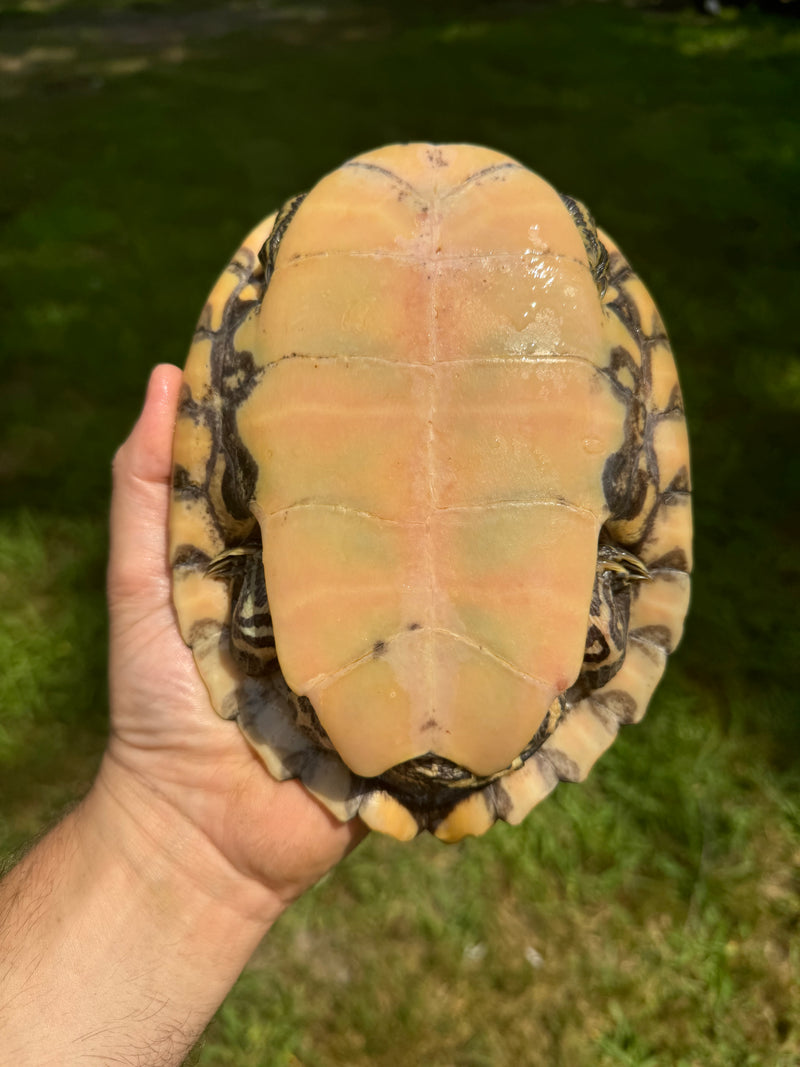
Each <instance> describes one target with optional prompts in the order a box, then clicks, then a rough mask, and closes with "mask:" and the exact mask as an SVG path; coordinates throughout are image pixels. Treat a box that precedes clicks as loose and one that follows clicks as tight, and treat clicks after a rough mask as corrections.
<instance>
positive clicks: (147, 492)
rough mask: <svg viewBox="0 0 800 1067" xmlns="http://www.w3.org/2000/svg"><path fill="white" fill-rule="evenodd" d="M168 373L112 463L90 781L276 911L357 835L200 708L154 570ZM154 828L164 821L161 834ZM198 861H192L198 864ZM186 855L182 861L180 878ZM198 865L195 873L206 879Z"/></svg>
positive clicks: (359, 830) (167, 588)
mask: <svg viewBox="0 0 800 1067" xmlns="http://www.w3.org/2000/svg"><path fill="white" fill-rule="evenodd" d="M180 384H181V372H180V371H179V370H178V368H177V367H173V366H169V365H162V366H159V367H157V368H156V369H155V370H154V371H153V374H152V376H151V379H150V384H149V387H148V391H147V398H146V401H145V405H144V409H143V411H142V414H141V416H140V418H139V421H138V422H137V423H136V425H135V427H134V429H133V431H132V432H131V435H130V437H129V438H128V440H127V441H126V442H125V443H124V444H123V445H122V447H121V448H120V450H119V452H118V453H117V456H116V458H115V462H114V493H113V498H112V509H111V554H110V562H109V572H108V596H109V611H110V619H111V634H110V645H111V648H110V662H109V670H110V696H111V737H110V740H109V745H108V749H107V752H106V756H105V758H104V761H103V766H102V768H101V772H100V775H99V778H98V788H101V789H105V790H110V791H111V792H112V793H113V794H114V795H115V796H116V798H117V800H118V801H119V802H120V803H122V804H123V805H124V806H125V808H126V809H127V810H128V811H129V812H130V813H131V814H132V815H133V816H134V817H135V818H137V819H140V820H142V822H143V823H144V824H145V825H146V824H147V822H148V820H152V821H153V825H154V826H157V827H158V828H159V829H158V831H155V830H154V831H153V832H154V833H155V832H158V833H165V831H166V835H165V836H166V839H165V841H164V846H165V848H167V849H169V848H170V847H171V839H172V838H173V828H172V827H171V825H170V820H171V819H172V818H174V819H175V820H176V821H177V823H178V824H179V826H180V827H181V828H185V827H187V826H191V827H192V828H193V829H194V830H196V831H199V834H200V836H201V838H202V839H203V840H204V841H205V842H206V843H207V845H208V847H209V848H210V849H211V850H213V851H214V852H215V853H216V854H217V855H216V856H215V857H214V862H216V860H217V859H218V858H221V859H222V860H223V861H225V862H227V864H228V865H230V868H231V869H232V871H233V872H235V873H236V874H238V875H239V876H241V877H242V878H244V879H249V880H253V881H255V882H256V883H259V884H260V885H262V886H263V887H264V888H265V889H266V890H267V891H268V893H270V894H271V895H272V896H273V897H274V899H275V903H276V906H277V907H278V908H279V909H280V908H282V907H283V906H285V905H286V904H287V903H288V902H290V901H291V900H293V899H295V898H296V897H297V896H299V895H300V893H302V892H303V891H304V890H305V889H307V888H308V887H309V886H311V885H312V884H313V883H314V882H316V881H317V880H318V879H319V878H320V877H321V876H322V875H323V874H324V873H325V872H326V871H327V870H329V869H330V868H331V867H332V866H333V865H334V864H335V863H336V862H337V861H338V860H339V859H341V858H342V856H344V855H345V853H347V852H348V851H349V850H350V849H351V848H352V847H354V845H355V844H356V843H357V842H358V841H359V840H360V839H361V838H362V837H363V836H364V834H365V833H366V829H365V827H364V826H363V824H362V823H361V822H360V821H359V820H353V821H352V822H350V823H347V824H341V823H339V822H338V820H336V819H335V818H334V817H333V816H332V815H331V814H330V813H329V812H327V811H326V810H325V809H324V808H323V807H322V805H320V804H319V803H318V802H317V801H316V800H314V799H313V798H312V797H311V795H310V794H309V793H308V792H307V791H306V790H305V789H304V788H303V787H302V786H301V785H300V783H299V782H297V781H287V782H277V781H275V780H274V779H273V778H271V777H270V775H269V774H268V772H267V771H266V769H265V768H264V766H263V764H262V763H261V762H260V760H259V759H258V757H257V756H256V755H255V754H254V752H253V751H252V749H251V748H250V747H249V745H248V744H247V742H246V741H245V740H244V738H243V737H242V735H241V733H240V731H239V730H238V729H237V728H236V726H235V725H234V724H233V723H230V722H225V721H223V720H222V719H220V718H219V717H218V716H217V715H216V713H215V712H214V710H213V709H212V707H211V703H210V701H209V698H208V693H207V691H206V688H205V686H204V684H203V682H202V680H201V679H200V676H199V674H198V672H197V669H196V667H195V663H194V659H193V656H192V653H191V651H190V650H189V649H188V648H187V647H186V646H185V645H184V643H183V640H182V639H181V637H180V634H179V631H178V627H177V622H176V618H175V614H174V610H173V607H172V592H171V574H170V570H169V566H168V560H167V513H168V507H169V499H170V483H171V451H172V434H173V429H174V424H175V413H176V408H177V401H178V392H179V389H180ZM165 823H166V825H165ZM199 862H200V863H203V859H202V858H200V860H199ZM197 864H198V858H197V857H193V860H192V867H193V872H192V874H193V877H195V878H199V877H200V875H199V874H198V872H197ZM213 866H214V863H210V864H209V867H208V869H209V870H211V869H213Z"/></svg>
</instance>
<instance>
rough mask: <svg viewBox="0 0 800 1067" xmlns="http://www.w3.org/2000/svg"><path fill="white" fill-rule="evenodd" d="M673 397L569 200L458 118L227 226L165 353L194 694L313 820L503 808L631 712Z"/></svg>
mask: <svg viewBox="0 0 800 1067" xmlns="http://www.w3.org/2000/svg"><path fill="white" fill-rule="evenodd" d="M691 535H692V527H691V502H690V483H689V455H688V439H687V432H686V422H685V418H684V410H683V404H682V400H681V392H680V388H679V385H678V379H677V372H676V368H675V364H674V361H673V358H672V353H671V350H670V346H669V342H668V340H667V336H666V333H665V330H664V326H663V324H662V322H661V319H660V317H659V315H658V312H657V310H656V308H655V306H654V304H653V301H652V299H651V297H650V296H649V294H648V292H647V290H646V289H645V287H644V286H643V284H642V283H641V281H640V280H639V279H638V278H637V276H636V275H635V274H634V273H633V271H632V269H631V267H630V266H629V264H628V262H627V261H626V259H625V258H624V256H623V255H622V253H621V252H620V251H619V249H618V248H617V247H616V245H615V244H614V242H613V241H612V240H611V239H610V238H609V237H608V236H607V235H606V234H604V233H603V232H602V231H600V230H597V229H596V228H595V225H594V222H593V220H592V218H591V216H590V215H589V213H588V212H587V211H586V209H585V208H584V207H583V205H581V204H580V203H579V202H577V201H575V200H573V199H571V198H570V197H567V196H562V195H559V194H558V193H557V192H556V191H555V190H554V189H553V188H552V187H551V186H550V185H548V184H547V182H545V181H544V180H543V179H541V178H540V177H538V176H537V175H535V174H534V173H532V172H531V171H530V170H528V169H526V168H525V167H523V166H522V165H521V164H519V163H517V162H515V161H514V160H512V159H510V158H508V157H507V156H504V155H501V154H499V153H497V152H494V151H491V150H489V149H486V148H479V147H475V146H468V145H442V146H434V145H426V144H410V145H394V146H389V147H386V148H382V149H379V150H377V151H374V152H370V153H367V154H365V155H362V156H359V157H358V158H356V159H354V160H352V161H351V162H349V163H347V164H345V165H344V166H343V167H341V168H340V169H338V170H336V171H334V172H333V173H332V174H330V175H328V176H327V177H326V178H324V179H323V180H322V181H321V182H319V184H318V185H316V186H315V187H314V189H312V190H311V192H310V193H308V194H307V195H305V196H299V197H296V198H295V199H293V200H291V201H290V202H289V203H288V204H287V205H286V206H285V207H284V208H283V210H282V211H280V212H278V213H277V214H274V215H271V216H269V217H268V218H266V219H265V220H264V221H263V222H262V223H260V224H259V225H258V226H257V227H256V228H255V229H254V230H253V231H252V233H250V234H249V235H248V236H247V237H246V239H245V241H244V243H243V244H242V247H241V248H240V249H239V250H238V252H237V253H236V255H235V256H234V258H233V260H232V261H231V263H230V265H229V266H228V268H227V269H226V270H225V272H224V273H223V275H222V276H221V278H220V279H219V281H218V282H217V284H216V286H215V287H214V289H213V290H212V292H211V295H210V297H209V299H208V303H207V304H206V307H205V309H204V311H203V313H202V315H201V318H200V322H199V325H198V328H197V332H196V335H195V339H194V343H193V345H192V348H191V351H190V354H189V358H188V362H187V364H186V369H185V374H184V384H183V389H182V394H181V401H180V407H179V413H178V420H177V425H176V431H175V443H174V480H173V500H172V508H171V525H170V560H171V565H172V568H173V590H174V601H175V606H176V610H177V614H178V619H179V623H180V627H181V632H182V634H183V637H184V639H185V641H186V642H187V644H188V645H190V646H191V648H192V650H193V652H194V656H195V660H196V663H197V666H198V669H199V671H200V674H201V675H202V678H203V680H204V682H205V684H206V686H207V688H208V691H209V694H210V697H211V702H212V704H213V706H214V708H215V709H216V711H217V712H218V713H219V715H221V716H222V717H223V718H225V719H231V720H232V719H235V720H236V721H237V722H238V724H239V726H240V727H241V729H242V731H243V733H244V735H245V737H246V738H247V740H248V741H249V742H250V744H251V745H252V746H253V748H254V749H255V751H256V752H257V753H258V754H259V756H260V757H261V758H262V759H263V761H264V763H265V764H266V767H267V769H268V770H269V772H270V773H271V774H272V775H273V776H274V777H275V778H277V779H285V778H290V777H299V778H300V779H301V780H302V782H303V783H304V785H305V787H306V788H307V789H308V790H309V791H310V792H311V793H312V794H313V795H314V796H315V797H317V798H318V799H319V800H320V801H321V802H322V803H323V804H324V805H325V806H326V807H327V808H329V809H330V810H331V811H332V812H333V813H334V814H335V815H337V816H338V817H339V818H340V819H342V820H346V819H350V818H353V817H354V816H356V815H358V816H360V817H361V818H362V819H363V820H364V821H365V822H366V823H367V824H368V825H369V826H371V827H372V828H374V829H377V830H381V831H383V832H385V833H388V834H391V835H393V836H395V837H397V838H400V839H402V840H406V839H410V838H412V837H414V836H415V835H416V834H417V833H419V832H420V831H421V830H429V831H431V832H432V833H434V834H436V836H438V837H439V838H441V839H442V840H445V841H455V840H458V839H460V838H461V837H463V836H465V835H468V834H480V833H483V832H484V831H485V830H487V829H488V828H489V827H490V826H491V825H492V824H493V823H494V821H495V820H496V819H498V818H501V819H504V820H506V821H508V822H510V823H518V822H519V821H520V820H521V819H522V818H524V816H525V815H526V814H527V813H528V812H529V811H530V810H531V808H532V807H533V806H534V805H535V804H537V803H538V802H539V801H540V800H541V799H543V798H544V797H545V796H546V795H547V794H548V793H549V792H550V791H551V790H552V789H553V787H554V786H555V784H556V783H557V782H558V780H559V779H561V780H566V781H579V780H581V779H583V778H584V777H585V776H586V774H587V773H588V771H589V769H590V768H591V766H592V765H593V763H594V762H595V760H596V759H597V758H598V756H599V755H600V754H601V753H602V752H603V751H605V749H606V748H607V747H608V746H609V745H610V744H611V742H612V741H613V740H614V737H615V736H616V733H617V730H618V728H619V725H620V724H621V723H633V722H638V721H639V719H641V717H642V716H643V715H644V712H645V709H646V707H647V703H648V701H649V699H650V696H651V694H652V692H653V690H654V688H655V686H656V684H657V682H658V680H659V678H660V677H661V675H662V673H663V671H664V667H665V664H666V659H667V655H668V654H669V653H670V652H671V651H672V649H673V648H674V647H675V646H676V644H677V643H678V641H679V639H680V636H681V631H682V627H683V620H684V616H685V614H686V611H687V607H688V602H689V572H690V569H691Z"/></svg>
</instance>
